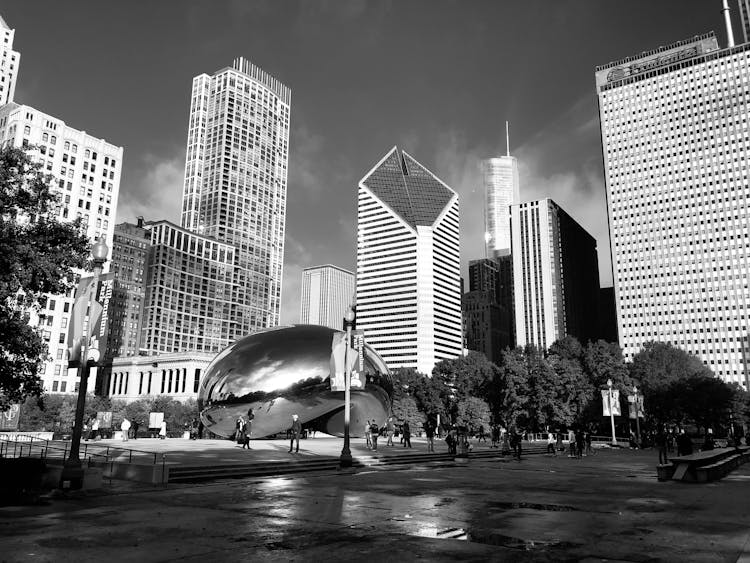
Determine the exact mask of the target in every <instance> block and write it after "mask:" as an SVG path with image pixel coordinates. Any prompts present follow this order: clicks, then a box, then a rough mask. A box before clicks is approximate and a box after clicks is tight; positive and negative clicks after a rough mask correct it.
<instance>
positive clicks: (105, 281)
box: [68, 273, 115, 368]
mask: <svg viewBox="0 0 750 563" xmlns="http://www.w3.org/2000/svg"><path fill="white" fill-rule="evenodd" d="M114 280H115V278H114V273H112V274H103V275H101V276H99V283H98V284H97V287H94V278H93V276H91V277H87V278H81V280H80V281H79V282H78V287H76V293H75V302H74V303H73V311H72V314H71V317H70V324H69V325H68V367H69V368H76V367H78V366H79V365H80V363H81V348H82V347H83V339H84V338H85V337H87V336H88V338H89V341H88V349H87V351H86V355H87V356H88V358H87V359H88V361H93V362H95V363H97V362H99V360H100V359H102V357H103V356H104V353H105V352H106V347H107V323H108V317H109V315H108V312H109V301H110V299H111V298H112V288H113V287H114V283H115V281H114ZM89 303H90V307H89ZM87 309H88V310H87Z"/></svg>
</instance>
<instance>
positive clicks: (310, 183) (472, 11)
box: [0, 0, 741, 323]
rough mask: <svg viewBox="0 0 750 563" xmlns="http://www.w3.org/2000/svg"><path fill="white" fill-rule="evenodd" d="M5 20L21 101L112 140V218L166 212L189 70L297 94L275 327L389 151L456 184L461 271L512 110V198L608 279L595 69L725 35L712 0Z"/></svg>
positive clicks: (447, 2) (249, 0) (218, 9)
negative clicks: (574, 231)
mask: <svg viewBox="0 0 750 563" xmlns="http://www.w3.org/2000/svg"><path fill="white" fill-rule="evenodd" d="M730 6H731V7H732V9H733V10H734V11H733V18H734V20H735V21H734V34H735V37H736V38H739V37H740V36H741V30H740V24H739V15H738V13H737V11H736V6H737V3H736V2H734V1H731V2H730ZM0 15H2V17H3V18H4V19H5V21H6V22H7V23H8V25H9V26H10V27H11V28H13V29H15V30H16V34H15V41H14V49H15V50H16V51H20V52H21V66H20V72H19V78H18V83H17V86H16V95H15V101H16V102H17V103H22V104H27V105H30V106H32V107H35V108H36V109H39V110H41V111H43V112H46V113H49V114H51V115H54V116H55V117H58V118H60V119H62V120H63V121H65V122H66V123H67V124H68V125H70V126H72V127H75V128H77V129H83V130H85V131H87V132H88V133H90V134H92V135H94V136H97V137H102V138H104V139H106V140H107V141H108V142H110V143H113V144H115V145H119V146H122V147H124V151H125V152H124V159H123V160H124V162H123V174H122V180H121V184H120V198H119V205H118V209H117V222H118V223H119V222H124V221H128V222H134V221H135V218H136V217H137V216H139V215H140V216H144V217H145V218H146V219H147V220H157V219H168V220H171V221H174V222H176V223H179V211H180V205H181V197H182V179H183V174H184V165H185V144H186V141H187V124H188V113H189V109H190V88H191V83H192V79H193V77H194V76H196V75H198V74H202V73H207V74H212V73H213V72H215V71H217V70H219V69H221V68H223V67H226V66H230V65H231V63H232V61H233V59H234V58H236V57H238V56H244V57H246V58H248V59H250V60H251V61H253V62H254V63H255V64H256V65H258V66H260V67H261V68H263V69H264V70H265V71H267V72H269V73H270V74H272V75H273V76H275V77H276V78H278V79H279V80H281V81H282V82H283V83H284V84H286V85H287V86H289V87H290V88H291V90H292V102H291V138H290V155H289V178H288V195H287V222H286V243H285V255H284V282H283V288H282V311H281V321H282V323H294V322H297V321H298V320H299V308H300V284H301V278H302V269H303V268H306V267H309V266H316V265H321V264H335V265H338V266H340V267H343V268H347V269H349V270H352V271H354V270H355V266H356V243H357V237H356V234H357V219H356V217H357V215H356V200H357V185H358V182H359V180H360V179H361V178H362V177H363V176H364V175H365V174H366V173H367V172H368V171H369V170H370V169H371V168H372V166H374V165H375V164H376V163H377V162H378V161H379V160H380V159H381V157H382V156H383V155H384V154H385V153H386V152H388V151H389V150H390V149H391V148H392V147H393V146H394V145H398V146H399V147H400V148H402V149H403V150H405V151H407V152H408V153H409V154H411V155H412V156H414V157H415V158H416V159H417V160H418V161H420V162H421V163H422V164H423V165H425V166H426V167H427V168H429V169H430V170H431V171H432V172H434V173H435V174H436V175H437V176H438V177H439V178H441V179H442V180H443V181H444V182H446V183H447V184H448V185H449V186H451V187H452V188H453V189H454V190H455V191H456V192H457V193H458V194H459V198H460V207H461V254H462V267H463V272H464V275H465V274H466V269H467V265H468V261H469V260H472V259H477V258H482V257H484V244H483V216H484V215H483V213H484V211H483V201H484V199H483V189H482V184H481V175H480V161H481V159H483V158H487V157H491V156H497V155H502V154H505V151H506V147H505V121H506V120H507V121H509V122H510V151H511V154H513V155H514V156H516V157H517V159H518V161H519V170H520V189H521V200H522V201H530V200H534V199H538V198H542V197H551V198H552V199H553V200H555V201H556V202H557V203H558V204H560V205H561V206H562V207H563V209H565V210H566V211H567V212H568V213H569V214H570V215H571V216H572V217H573V218H574V219H576V220H577V221H578V222H579V223H580V224H581V225H582V226H583V227H584V228H585V229H587V230H588V231H589V232H590V233H591V234H592V235H593V236H594V237H595V238H596V239H597V244H598V253H599V276H600V281H601V284H602V285H603V286H609V285H611V284H612V272H611V261H610V253H609V236H608V232H607V229H608V227H607V213H606V202H605V191H604V173H603V166H602V151H601V140H600V132H599V117H598V109H597V100H596V92H595V88H594V69H595V67H596V66H597V65H600V64H605V63H607V62H610V61H613V60H617V59H621V58H623V57H627V56H631V55H636V54H638V53H641V52H643V51H647V50H650V49H653V48H656V47H658V46H661V45H667V44H669V43H672V42H675V41H679V40H682V39H687V38H689V37H692V36H694V35H697V34H701V33H705V32H707V31H712V30H713V31H715V32H716V34H717V36H718V38H719V44H720V45H721V46H725V45H726V32H725V29H724V23H723V17H722V14H721V0H486V1H484V0H391V1H388V0H380V1H375V0H299V1H292V0H267V1H266V0H236V1H228V0H227V1H222V0H211V1H210V2H209V1H192V0H159V1H158V2H155V1H146V0H128V1H125V0H120V1H116V2H115V1H110V0H92V1H88V0H76V1H69V2H59V0H4V1H2V2H0Z"/></svg>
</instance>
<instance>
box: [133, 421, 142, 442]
mask: <svg viewBox="0 0 750 563" xmlns="http://www.w3.org/2000/svg"><path fill="white" fill-rule="evenodd" d="M140 426H141V423H140V422H138V420H134V421H133V440H135V439H137V438H138V428H140Z"/></svg>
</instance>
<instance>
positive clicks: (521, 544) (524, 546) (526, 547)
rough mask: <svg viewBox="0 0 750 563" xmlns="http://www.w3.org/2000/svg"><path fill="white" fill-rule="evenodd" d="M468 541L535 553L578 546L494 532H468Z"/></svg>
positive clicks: (571, 543) (552, 540)
mask: <svg viewBox="0 0 750 563" xmlns="http://www.w3.org/2000/svg"><path fill="white" fill-rule="evenodd" d="M466 539H467V541H470V542H474V543H483V544H485V545H497V546H501V547H507V548H509V549H517V550H520V551H534V550H538V549H550V548H561V549H567V548H572V547H574V546H575V545H576V544H575V543H573V542H568V541H563V540H558V539H550V540H539V539H533V540H527V539H523V538H516V537H513V536H506V535H504V534H499V533H497V532H494V531H492V530H469V531H468V532H467V538H466Z"/></svg>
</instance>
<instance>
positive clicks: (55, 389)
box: [52, 381, 58, 393]
mask: <svg viewBox="0 0 750 563" xmlns="http://www.w3.org/2000/svg"><path fill="white" fill-rule="evenodd" d="M57 384H58V382H57V381H53V382H52V392H53V393H56V392H57Z"/></svg>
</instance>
